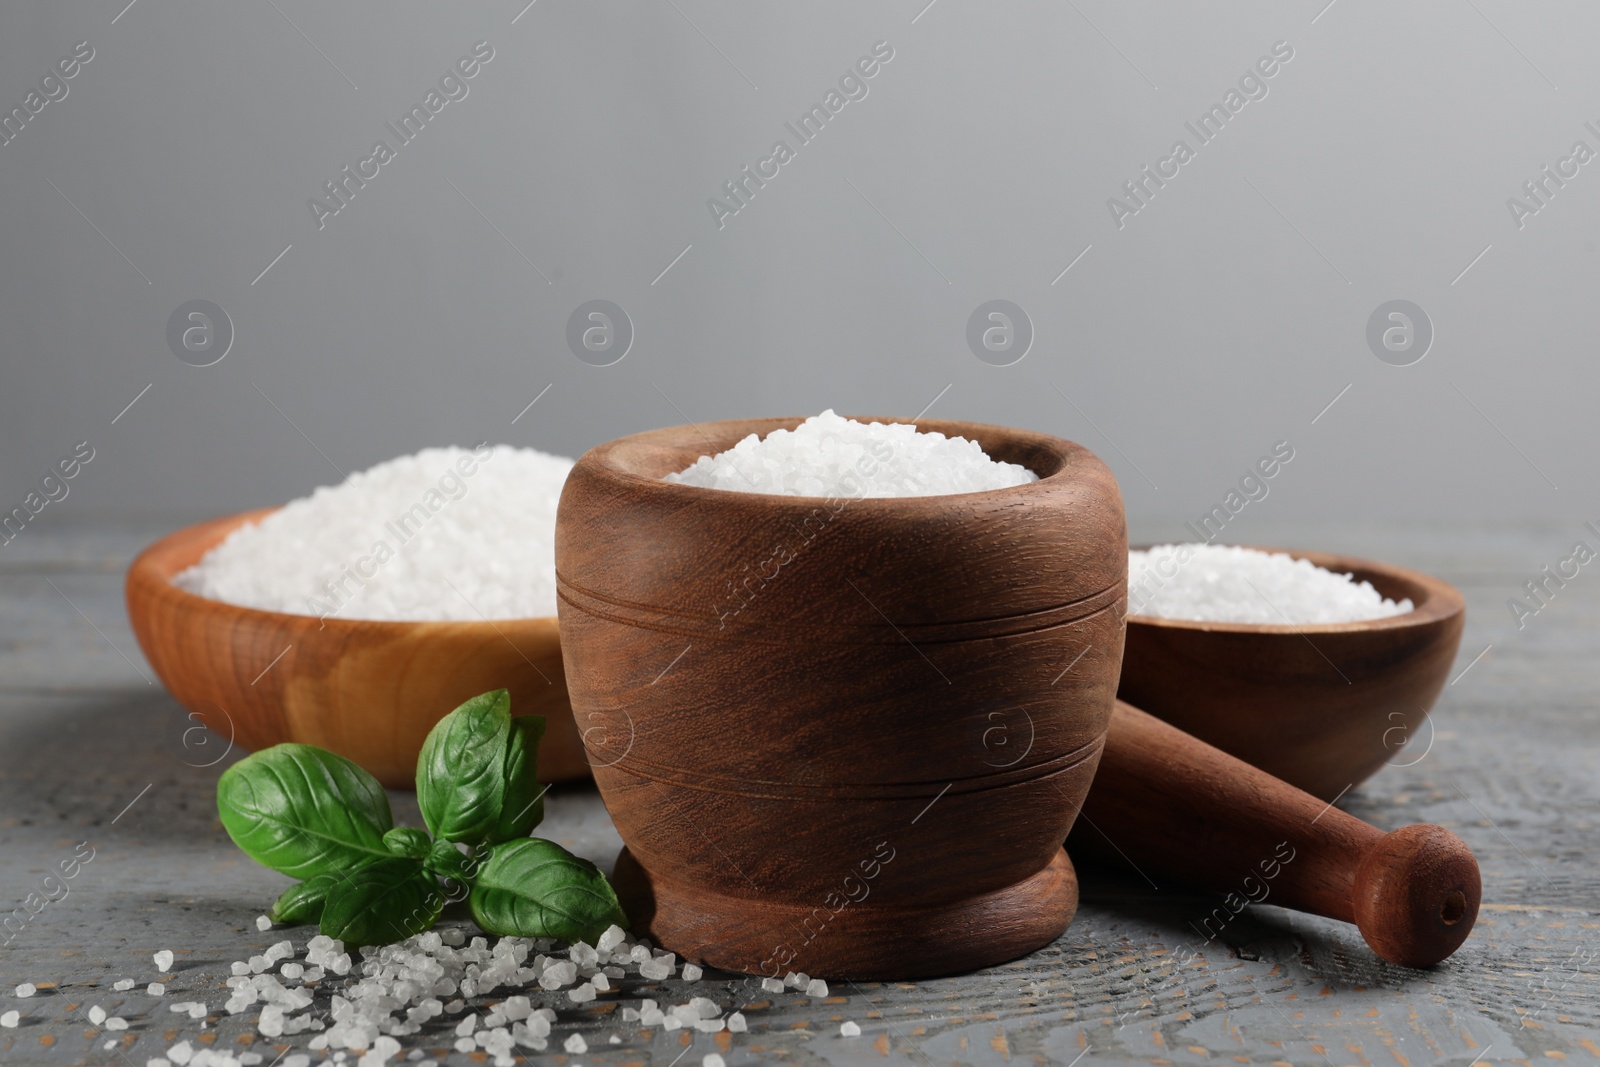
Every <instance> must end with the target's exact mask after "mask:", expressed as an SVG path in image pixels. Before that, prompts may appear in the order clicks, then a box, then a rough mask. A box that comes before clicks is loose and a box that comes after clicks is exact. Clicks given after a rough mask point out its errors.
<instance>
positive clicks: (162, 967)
mask: <svg viewBox="0 0 1600 1067" xmlns="http://www.w3.org/2000/svg"><path fill="white" fill-rule="evenodd" d="M150 958H151V959H152V960H154V961H155V964H156V970H158V971H160V972H161V973H162V974H165V973H167V972H168V971H170V970H172V950H171V949H166V948H164V949H162V950H161V951H160V952H157V953H155V954H154V955H152V956H151V957H150Z"/></svg>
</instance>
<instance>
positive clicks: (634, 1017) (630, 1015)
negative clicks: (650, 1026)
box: [622, 1008, 639, 1023]
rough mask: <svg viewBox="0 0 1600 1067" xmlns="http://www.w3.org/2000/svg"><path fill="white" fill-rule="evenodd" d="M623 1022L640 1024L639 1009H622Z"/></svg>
mask: <svg viewBox="0 0 1600 1067" xmlns="http://www.w3.org/2000/svg"><path fill="white" fill-rule="evenodd" d="M622 1021H623V1022H625V1023H636V1022H638V1021H639V1009H638V1008H623V1009H622Z"/></svg>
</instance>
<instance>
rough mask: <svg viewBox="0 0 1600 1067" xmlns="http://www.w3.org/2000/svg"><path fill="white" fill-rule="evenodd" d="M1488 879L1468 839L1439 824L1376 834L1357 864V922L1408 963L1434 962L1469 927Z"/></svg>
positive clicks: (1377, 946) (1396, 959) (1380, 946)
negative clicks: (1483, 878) (1378, 836)
mask: <svg viewBox="0 0 1600 1067" xmlns="http://www.w3.org/2000/svg"><path fill="white" fill-rule="evenodd" d="M1482 893H1483V885H1482V882H1481V880H1480V879H1479V876H1478V861H1477V860H1476V859H1475V858H1474V857H1473V855H1472V850H1471V849H1469V848H1468V847H1467V843H1466V842H1465V841H1463V840H1461V838H1459V837H1457V836H1456V835H1455V834H1453V833H1451V832H1450V831H1449V830H1446V829H1445V828H1444V827H1442V826H1428V825H1421V824H1419V825H1416V826H1406V827H1402V828H1401V829H1399V830H1396V831H1394V832H1393V833H1390V834H1385V835H1384V836H1383V837H1382V838H1381V839H1379V840H1378V841H1377V842H1376V843H1375V844H1374V845H1373V846H1372V847H1371V848H1370V849H1368V850H1367V853H1366V855H1365V856H1364V857H1363V858H1362V860H1361V866H1360V867H1359V868H1357V870H1356V879H1355V889H1354V897H1353V901H1352V903H1353V904H1354V908H1355V921H1356V925H1357V926H1358V927H1359V928H1360V930H1361V936H1362V937H1364V938H1366V940H1367V944H1368V945H1370V946H1372V950H1373V951H1374V952H1376V953H1377V954H1378V955H1380V956H1382V957H1383V958H1384V959H1386V960H1388V961H1389V962H1391V963H1398V964H1400V965H1401V966H1403V967H1431V966H1432V965H1434V964H1435V963H1438V962H1439V961H1441V960H1443V959H1446V958H1447V957H1448V956H1449V955H1450V954H1451V953H1453V952H1454V951H1455V950H1456V949H1458V948H1460V947H1461V943H1462V942H1463V941H1465V940H1466V939H1467V935H1468V934H1469V933H1471V932H1472V924H1473V923H1474V922H1475V921H1476V920H1477V918H1478V902H1479V900H1480V898H1481V897H1482Z"/></svg>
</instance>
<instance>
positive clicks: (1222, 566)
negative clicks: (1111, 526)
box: [1128, 544, 1413, 625]
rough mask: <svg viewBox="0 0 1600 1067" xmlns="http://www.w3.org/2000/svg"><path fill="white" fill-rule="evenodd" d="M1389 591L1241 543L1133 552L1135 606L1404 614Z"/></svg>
mask: <svg viewBox="0 0 1600 1067" xmlns="http://www.w3.org/2000/svg"><path fill="white" fill-rule="evenodd" d="M1411 610H1413V605H1412V603H1411V601H1410V600H1409V599H1403V600H1401V601H1400V602H1399V603H1396V602H1395V601H1393V600H1389V599H1386V598H1385V597H1384V596H1383V595H1382V594H1381V593H1379V592H1378V591H1377V590H1376V589H1374V588H1373V587H1372V583H1370V582H1366V581H1362V582H1357V581H1356V580H1355V578H1354V576H1352V575H1349V574H1336V573H1334V572H1333V571H1329V570H1325V569H1324V568H1322V567H1318V566H1317V565H1315V564H1314V563H1312V562H1311V561H1310V560H1304V559H1294V558H1293V557H1291V556H1288V555H1285V554H1283V553H1281V552H1262V551H1260V550H1258V549H1254V548H1243V547H1240V546H1238V545H1210V544H1182V545H1157V546H1155V547H1154V548H1150V549H1144V550H1140V549H1135V550H1133V551H1131V552H1129V553H1128V612H1129V614H1133V615H1146V616H1155V617H1158V618H1166V619H1191V620H1196V621H1204V622H1235V623H1277V624H1284V623H1288V624H1295V625H1305V624H1313V625H1315V624H1321V623H1337V622H1357V621H1360V620H1363V619H1381V618H1387V617H1389V616H1391V615H1403V614H1405V613H1406V612H1408V611H1411Z"/></svg>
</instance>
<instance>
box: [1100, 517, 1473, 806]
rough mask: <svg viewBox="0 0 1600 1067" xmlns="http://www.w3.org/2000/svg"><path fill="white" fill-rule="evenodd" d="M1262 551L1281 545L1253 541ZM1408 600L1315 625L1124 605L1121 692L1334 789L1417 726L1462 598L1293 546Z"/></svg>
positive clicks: (1399, 571)
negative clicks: (1408, 606)
mask: <svg viewBox="0 0 1600 1067" xmlns="http://www.w3.org/2000/svg"><path fill="white" fill-rule="evenodd" d="M1262 551H1267V552H1279V551H1285V550H1282V549H1263V550H1262ZM1288 554H1289V555H1291V556H1293V557H1295V558H1296V559H1306V560H1310V561H1311V562H1312V563H1315V564H1316V565H1317V566H1319V567H1325V568H1327V569H1328V570H1331V571H1334V572H1336V573H1340V574H1353V575H1354V576H1355V577H1356V579H1357V580H1359V581H1367V582H1371V583H1372V585H1373V587H1374V588H1376V589H1377V590H1378V592H1380V593H1382V594H1383V595H1384V596H1386V597H1389V598H1390V599H1393V600H1397V601H1398V600H1400V599H1401V598H1403V597H1410V598H1411V601H1412V603H1413V605H1414V606H1415V610H1413V611H1411V612H1409V613H1407V614H1404V615H1396V616H1391V617H1389V618H1385V619H1369V620H1365V621H1361V622H1348V623H1328V624H1313V625H1288V624H1282V625H1279V624H1271V625H1265V624H1263V625H1256V624H1250V623H1222V622H1194V621H1188V620H1182V619H1162V618H1154V617H1151V616H1145V615H1130V616H1128V635H1127V646H1126V649H1125V651H1124V654H1123V660H1122V682H1121V685H1120V686H1119V687H1118V693H1117V695H1118V696H1119V697H1121V698H1122V699H1123V700H1126V701H1127V702H1128V703H1130V704H1132V705H1134V706H1135V707H1138V708H1141V709H1142V710H1144V711H1147V712H1149V713H1150V714H1152V715H1155V716H1157V717H1158V718H1162V719H1165V720H1166V721H1167V722H1170V723H1172V724H1173V725H1174V726H1177V727H1179V728H1180V729H1182V730H1185V731H1187V732H1189V733H1191V734H1193V735H1195V736H1196V737H1198V738H1200V739H1201V740H1203V741H1206V742H1209V743H1210V744H1213V745H1215V746H1217V747H1218V748H1220V749H1222V750H1223V751H1224V752H1228V753H1231V754H1232V755H1235V756H1238V757H1239V758H1240V759H1242V760H1244V761H1245V762H1247V763H1252V764H1254V765H1255V766H1257V767H1260V768H1262V769H1263V770H1265V771H1268V772H1270V773H1271V774H1274V775H1276V776H1277V777H1279V778H1282V779H1284V780H1285V781H1287V782H1290V783H1292V784H1293V785H1297V786H1299V787H1300V788H1301V789H1304V790H1306V791H1307V792H1309V793H1312V794H1315V795H1316V796H1319V797H1321V798H1322V799H1323V800H1332V799H1333V798H1334V797H1336V796H1338V795H1339V794H1341V793H1343V792H1344V791H1345V790H1347V789H1349V788H1350V787H1351V786H1353V785H1356V784H1358V783H1360V782H1363V781H1366V779H1367V778H1368V777H1369V776H1371V775H1372V774H1373V773H1374V772H1375V771H1377V770H1378V769H1379V768H1380V767H1382V766H1383V765H1384V764H1385V763H1386V762H1389V761H1391V760H1393V759H1394V758H1395V755H1396V753H1397V752H1398V751H1399V750H1400V748H1401V747H1402V746H1403V745H1404V744H1405V743H1406V742H1407V741H1408V740H1409V739H1412V738H1415V737H1418V736H1421V734H1422V733H1423V726H1424V719H1425V718H1426V717H1427V714H1428V709H1429V708H1431V707H1432V706H1433V702H1434V701H1435V700H1437V699H1438V697H1439V692H1440V690H1441V689H1443V688H1444V685H1445V681H1446V679H1447V678H1448V677H1449V672H1450V665H1451V663H1452V662H1454V660H1455V656H1456V650H1457V649H1458V647H1459V646H1460V644H1461V630H1462V627H1463V626H1464V625H1465V614H1466V609H1465V605H1464V603H1463V601H1462V599H1461V594H1460V593H1459V592H1457V591H1456V590H1455V589H1454V588H1452V587H1451V586H1450V585H1449V584H1448V583H1446V582H1442V581H1440V580H1439V579H1437V578H1432V577H1429V576H1428V575H1426V574H1421V573H1419V572H1417V571H1413V570H1408V569H1406V568H1404V567H1396V566H1393V565H1390V564H1387V563H1376V562H1373V561H1371V560H1364V559H1355V558H1352V557H1348V556H1340V555H1333V554H1331V553H1326V552H1302V551H1292V550H1291V551H1289V552H1288Z"/></svg>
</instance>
